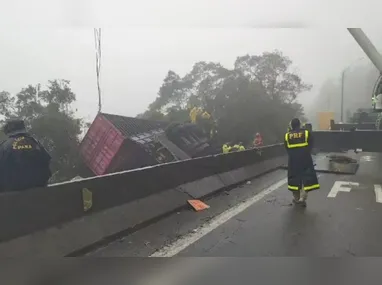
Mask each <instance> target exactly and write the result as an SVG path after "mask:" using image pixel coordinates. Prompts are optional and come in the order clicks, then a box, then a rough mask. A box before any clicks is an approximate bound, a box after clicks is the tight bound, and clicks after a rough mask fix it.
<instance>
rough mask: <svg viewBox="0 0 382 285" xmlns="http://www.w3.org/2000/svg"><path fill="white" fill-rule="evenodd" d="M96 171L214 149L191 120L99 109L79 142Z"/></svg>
mask: <svg viewBox="0 0 382 285" xmlns="http://www.w3.org/2000/svg"><path fill="white" fill-rule="evenodd" d="M80 153H81V156H82V158H83V161H84V163H85V164H86V165H87V167H88V168H89V170H90V171H91V172H92V173H93V174H95V175H103V174H107V173H113V172H117V171H122V170H128V169H134V168H139V167H144V166H149V165H155V164H158V163H165V162H171V161H175V160H182V159H188V158H193V157H198V156H203V155H206V154H212V153H214V151H213V148H212V147H211V146H210V144H209V143H208V138H207V137H206V136H204V135H203V132H201V131H200V129H199V128H198V127H197V126H196V125H194V124H188V123H186V124H182V123H177V124H169V123H167V122H158V121H150V120H144V119H138V118H131V117H124V116H119V115H112V114H106V113H99V114H98V115H97V117H96V118H95V120H94V122H93V123H92V125H91V126H90V128H89V130H88V132H87V133H86V135H85V137H84V139H83V141H82V142H81V145H80Z"/></svg>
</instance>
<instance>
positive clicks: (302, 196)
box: [299, 190, 308, 207]
mask: <svg viewBox="0 0 382 285" xmlns="http://www.w3.org/2000/svg"><path fill="white" fill-rule="evenodd" d="M307 199H308V192H306V191H305V190H301V194H300V200H299V202H300V203H301V205H302V206H304V207H306V200H307Z"/></svg>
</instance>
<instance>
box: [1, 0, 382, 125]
mask: <svg viewBox="0 0 382 285" xmlns="http://www.w3.org/2000/svg"><path fill="white" fill-rule="evenodd" d="M19 2H20V1H18V0H16V1H12V2H11V3H10V4H7V5H10V6H9V8H11V9H13V11H16V10H17V8H18V5H20V3H19ZM30 2H31V3H32V1H30ZM37 2H38V4H39V5H47V6H45V8H46V7H48V8H50V9H53V10H52V13H44V17H43V18H41V17H40V16H39V14H41V9H40V10H36V9H37V8H36V7H38V5H35V4H34V5H32V4H27V5H26V6H24V10H23V11H19V10H18V13H17V14H14V15H15V16H12V17H10V16H9V14H7V12H5V11H4V10H3V11H1V12H0V17H1V21H2V23H3V22H4V23H6V22H7V19H8V20H9V23H10V24H11V27H9V28H7V29H5V28H2V29H1V30H0V63H1V69H0V90H6V91H9V92H11V93H16V92H18V91H19V90H20V89H21V88H22V87H25V86H26V85H28V84H37V83H42V84H44V83H46V82H47V80H49V79H55V78H63V79H68V80H70V81H71V83H72V88H73V90H74V92H75V93H76V94H77V100H78V102H77V104H76V107H77V108H78V115H79V116H82V117H85V118H86V119H87V120H92V119H93V118H94V116H95V114H96V112H97V104H98V103H97V90H96V75H95V48H94V35H93V29H92V27H93V26H101V27H102V70H101V72H102V79H101V86H102V92H103V96H104V98H103V111H105V112H109V113H117V114H121V115H127V116H135V115H137V114H138V113H141V112H143V111H144V110H145V109H146V107H147V105H148V104H149V103H150V102H152V101H153V100H154V98H155V97H156V94H157V92H158V89H159V87H160V85H161V84H162V80H163V78H164V76H165V75H166V73H167V71H168V70H169V69H172V70H174V71H175V72H177V73H179V74H180V75H184V74H185V73H186V72H188V71H189V70H190V69H191V67H192V65H193V64H194V63H195V62H197V61H215V62H220V63H222V64H223V65H224V66H226V67H228V68H231V67H232V66H233V63H234V60H235V58H236V57H237V56H240V55H244V54H247V53H249V54H260V53H262V52H263V51H272V50H274V49H279V50H281V51H282V52H283V53H284V54H285V55H287V56H289V57H290V58H291V59H292V60H293V62H294V68H295V70H296V71H298V73H299V74H300V75H301V76H302V78H303V79H304V80H305V81H307V82H309V83H312V84H313V85H314V87H315V88H314V89H313V90H312V92H310V93H308V94H304V95H303V96H301V98H300V100H301V102H303V103H309V101H311V98H312V97H313V96H314V95H316V94H317V91H318V90H319V87H320V85H321V84H322V82H323V81H324V80H325V79H327V78H328V77H336V76H339V74H340V72H341V71H342V69H343V68H345V67H346V66H348V65H349V64H352V63H353V62H354V61H356V60H357V59H358V58H360V57H362V56H363V52H362V50H361V49H360V48H359V47H358V45H357V44H356V43H355V41H354V39H353V38H352V37H351V36H350V34H349V33H348V32H347V30H346V28H345V27H346V25H350V26H351V24H350V23H352V24H364V26H365V28H364V31H365V32H366V33H367V35H368V36H369V37H370V38H371V40H372V41H373V42H374V44H375V45H376V46H377V48H378V47H379V48H380V49H381V50H382V33H381V31H380V30H379V29H378V28H377V26H375V27H373V24H372V23H369V22H367V21H365V19H366V20H367V19H370V18H373V17H375V18H376V17H380V15H378V13H380V11H381V6H382V4H376V3H378V1H369V2H374V3H375V5H378V6H379V9H370V6H368V5H366V2H368V1H359V3H357V1H355V3H353V4H352V6H351V7H347V9H348V10H349V9H351V10H352V11H353V13H355V12H357V15H356V16H350V15H349V14H347V13H345V10H344V9H343V7H344V5H346V3H349V1H331V2H329V1H323V0H322V1H320V2H318V1H316V2H311V3H307V2H310V1H307V0H305V1H302V0H301V1H300V0H299V1H297V0H295V1H281V0H278V1H273V2H272V3H271V1H255V0H252V1H246V0H236V1H226V0H220V1H214V0H204V1H199V0H194V1H173V0H162V1H160V0H157V1H142V2H141V3H142V4H138V3H136V2H137V1H134V2H132V1H124V3H125V4H121V2H120V1H102V2H101V1H82V2H79V3H80V4H76V5H75V4H74V3H75V2H74V1H72V2H71V1H67V2H66V3H69V4H63V3H64V1H41V0H40V1H37ZM117 2H118V3H117ZM276 2H277V3H276ZM26 3H29V2H26ZM47 3H48V4H47ZM91 3H93V4H91ZM107 3H108V4H107ZM329 3H332V4H331V6H330V9H329V8H328V7H329ZM333 3H334V4H333ZM376 8H377V7H376ZM34 9H35V12H36V13H37V14H33V11H34ZM338 11H341V12H338ZM23 13H24V14H25V13H28V15H29V16H30V15H36V17H34V18H33V21H32V22H31V23H33V24H31V25H26V24H27V23H28V22H27V21H26V20H25V18H23V16H24V14H23ZM1 14H3V15H1ZM4 17H5V18H4ZM339 18H341V21H340V20H339ZM46 21H48V22H49V23H51V25H50V27H49V28H48V27H46V25H45V27H42V26H41V25H40V24H43V22H44V23H46ZM317 23H320V27H319V28H318V27H315V26H317V25H316V24H317ZM365 23H366V24H365ZM16 24H17V26H16ZM266 24H268V25H271V26H280V25H284V26H285V25H287V26H288V25H289V26H299V25H301V24H302V25H306V26H308V27H309V28H295V29H286V28H284V29H276V28H254V27H256V26H266ZM353 26H354V25H353ZM355 26H357V25H355ZM252 27H253V28H252Z"/></svg>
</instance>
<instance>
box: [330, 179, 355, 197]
mask: <svg viewBox="0 0 382 285" xmlns="http://www.w3.org/2000/svg"><path fill="white" fill-rule="evenodd" d="M357 186H359V183H357V182H349V181H336V182H334V185H333V187H332V190H330V192H329V194H328V198H335V197H336V196H337V193H338V192H350V190H351V188H352V187H357Z"/></svg>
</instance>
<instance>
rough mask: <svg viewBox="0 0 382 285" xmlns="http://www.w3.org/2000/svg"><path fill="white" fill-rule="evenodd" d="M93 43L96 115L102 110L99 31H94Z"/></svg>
mask: <svg viewBox="0 0 382 285" xmlns="http://www.w3.org/2000/svg"><path fill="white" fill-rule="evenodd" d="M94 41H95V49H96V74H97V89H98V113H100V112H101V110H102V96H101V85H100V74H101V29H96V28H95V29H94Z"/></svg>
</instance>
